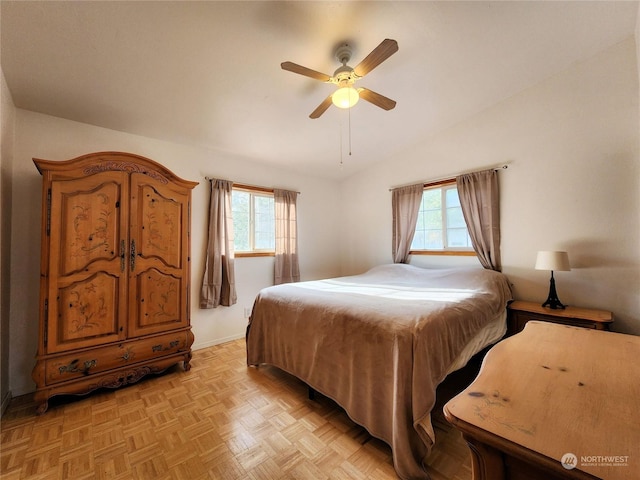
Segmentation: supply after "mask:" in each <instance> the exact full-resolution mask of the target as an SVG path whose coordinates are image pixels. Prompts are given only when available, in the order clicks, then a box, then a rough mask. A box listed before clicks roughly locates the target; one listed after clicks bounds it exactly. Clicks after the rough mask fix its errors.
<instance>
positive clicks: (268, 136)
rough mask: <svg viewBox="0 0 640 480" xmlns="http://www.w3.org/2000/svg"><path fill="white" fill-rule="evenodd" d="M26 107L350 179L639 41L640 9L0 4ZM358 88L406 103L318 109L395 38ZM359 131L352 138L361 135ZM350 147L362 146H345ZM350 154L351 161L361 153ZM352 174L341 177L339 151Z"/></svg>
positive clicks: (9, 63) (6, 67)
mask: <svg viewBox="0 0 640 480" xmlns="http://www.w3.org/2000/svg"><path fill="white" fill-rule="evenodd" d="M0 8H1V11H0V20H1V31H0V33H1V42H2V43H1V47H2V49H1V57H0V59H1V62H2V69H3V72H4V75H5V78H6V80H7V84H8V86H9V89H10V91H11V93H12V96H13V100H14V103H15V104H16V106H17V107H19V108H22V109H27V110H33V111H35V112H41V113H45V114H49V115H54V116H57V117H61V118H65V119H70V120H74V121H78V122H83V123H87V124H91V125H97V126H101V127H106V128H110V129H114V130H120V131H125V132H129V133H134V134H139V135H144V136H148V137H152V138H159V139H163V140H168V141H172V142H178V143H184V144H188V145H194V146H198V147H204V148H207V149H210V150H211V151H212V158H215V154H221V155H225V157H231V158H242V159H250V160H253V161H259V162H266V163H268V164H271V165H274V166H278V167H282V168H291V169H295V170H298V171H301V172H306V173H309V174H313V175H321V176H326V177H330V178H342V177H345V176H347V175H350V174H352V173H354V172H356V171H358V170H360V169H362V168H365V167H366V166H367V165H369V164H372V163H375V162H379V161H383V160H387V159H389V158H393V157H394V156H397V155H401V154H402V153H403V152H405V151H407V150H408V149H410V148H411V147H412V146H414V145H416V144H418V143H420V142H422V141H424V140H425V138H427V137H428V136H429V135H432V134H433V133H435V132H438V131H441V130H443V129H446V128H447V127H450V126H452V125H454V124H456V123H458V122H460V121H462V120H464V119H466V118H468V117H470V116H472V115H474V114H476V113H478V112H480V111H482V110H483V109H486V108H488V107H490V106H492V105H494V104H496V103H498V102H500V101H502V100H504V99H506V98H508V97H510V96H512V95H514V94H516V93H518V92H520V91H522V90H524V89H526V88H528V87H530V86H532V85H534V84H536V83H538V82H540V81H542V80H544V79H546V78H549V77H550V76H553V75H554V74H556V73H558V72H560V71H562V70H563V69H566V68H568V67H569V66H570V65H571V64H573V63H575V62H579V61H581V60H584V59H587V58H589V57H591V56H593V55H594V54H596V53H597V52H599V51H601V50H603V49H605V48H607V47H609V46H611V45H613V44H615V43H617V42H620V41H621V40H623V39H625V38H627V37H629V36H631V35H633V34H634V29H635V23H636V18H637V14H638V13H637V12H638V3H637V2H617V1H604V2H574V1H571V2H519V1H517V2H482V1H473V2H455V1H453V2H427V1H424V2H297V1H294V2H270V1H258V2H220V1H215V2H214V1H204V2H186V1H177V2H168V1H162V2H151V1H148V2H129V1H123V2H100V1H95V2H88V1H87V2H75V1H74V2H72V1H68V2H49V1H45V2H37V1H30V2H24V1H18V2H12V1H6V0H3V1H2V2H0ZM385 38H391V39H395V40H396V41H397V42H398V45H399V51H398V52H397V53H395V54H394V55H392V56H391V57H390V58H389V59H388V60H386V61H385V62H383V63H382V64H381V65H379V66H378V67H377V68H375V69H374V70H373V71H372V72H370V73H369V74H368V75H366V76H365V77H364V78H362V79H361V80H359V81H358V86H364V87H367V88H369V89H371V90H374V91H375V92H378V93H380V94H382V95H385V96H387V97H389V98H391V99H393V100H395V101H396V102H397V106H396V107H395V109H393V110H390V111H385V110H382V109H380V108H378V107H376V106H374V105H372V104H370V103H367V102H364V101H360V102H359V103H358V104H357V105H356V106H355V107H354V108H353V109H351V110H350V111H349V110H340V109H338V108H336V107H333V106H332V107H330V108H329V110H327V112H326V113H325V114H324V115H322V116H321V117H320V118H318V119H315V120H312V119H310V118H309V114H310V113H311V112H312V111H313V110H314V109H315V108H316V107H317V106H318V105H319V104H320V103H321V102H322V101H323V100H324V99H325V98H326V97H327V96H328V95H330V94H331V92H332V91H333V90H334V89H335V86H333V85H331V84H325V83H322V82H320V81H317V80H314V79H311V78H308V77H305V76H301V75H296V74H294V73H291V72H287V71H284V70H282V69H281V68H280V64H281V63H282V62H283V61H291V62H294V63H297V64H300V65H303V66H305V67H308V68H311V69H313V70H316V71H319V72H323V73H326V74H329V75H332V74H333V72H334V70H335V69H336V68H337V67H339V66H340V64H339V62H338V60H336V58H335V56H334V54H335V50H336V47H337V46H339V45H340V44H342V43H345V42H346V43H348V44H350V45H351V46H352V48H353V57H352V60H351V61H350V62H349V63H350V65H351V66H355V65H356V64H358V63H359V62H360V60H362V59H363V58H364V57H365V56H366V55H367V54H368V53H369V52H370V51H371V50H373V49H374V48H375V47H376V46H377V45H378V44H379V43H380V42H381V41H382V40H383V39H385ZM349 132H350V135H349ZM349 139H350V143H351V146H350V147H349ZM349 149H351V152H352V154H351V155H350V156H349V155H348V153H349ZM341 157H342V158H343V161H344V166H343V168H339V162H340V158H341Z"/></svg>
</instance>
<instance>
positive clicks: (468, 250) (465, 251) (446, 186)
mask: <svg viewBox="0 0 640 480" xmlns="http://www.w3.org/2000/svg"><path fill="white" fill-rule="evenodd" d="M436 189H439V190H440V191H441V196H442V197H441V199H442V201H441V206H440V216H441V220H442V244H443V246H444V247H443V248H441V249H411V251H410V252H409V253H410V254H412V255H460V256H475V255H476V252H475V251H474V250H473V247H472V246H471V241H470V239H469V244H470V245H469V247H449V246H447V243H448V238H447V202H446V198H447V197H446V191H447V190H451V189H455V190H456V191H457V190H458V187H457V185H456V182H455V180H443V181H441V182H435V183H430V184H426V185H425V186H424V189H423V194H424V192H425V191H427V190H436ZM421 202H422V200H421ZM416 228H418V226H417V224H416ZM467 235H469V231H468V229H467Z"/></svg>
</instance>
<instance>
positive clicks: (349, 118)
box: [348, 108, 351, 156]
mask: <svg viewBox="0 0 640 480" xmlns="http://www.w3.org/2000/svg"><path fill="white" fill-rule="evenodd" d="M348 110H349V156H351V108H349V109H348Z"/></svg>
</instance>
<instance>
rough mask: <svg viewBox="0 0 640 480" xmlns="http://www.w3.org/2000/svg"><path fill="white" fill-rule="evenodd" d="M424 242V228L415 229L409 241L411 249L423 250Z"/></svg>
mask: <svg viewBox="0 0 640 480" xmlns="http://www.w3.org/2000/svg"><path fill="white" fill-rule="evenodd" d="M425 244H426V232H425V231H424V230H416V233H415V235H414V236H413V241H412V242H411V248H410V249H411V250H424V249H425V248H426V247H425Z"/></svg>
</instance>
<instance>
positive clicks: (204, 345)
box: [191, 333, 245, 350]
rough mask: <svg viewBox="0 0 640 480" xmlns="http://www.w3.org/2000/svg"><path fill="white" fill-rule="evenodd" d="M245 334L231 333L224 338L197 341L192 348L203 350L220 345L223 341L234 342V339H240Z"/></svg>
mask: <svg viewBox="0 0 640 480" xmlns="http://www.w3.org/2000/svg"><path fill="white" fill-rule="evenodd" d="M244 336H245V334H244V333H241V334H238V335H230V336H228V337H224V338H217V339H215V340H212V341H210V342H203V343H199V342H196V343H194V344H193V346H192V347H191V349H192V350H201V349H203V348H208V347H213V346H214V345H220V344H222V343H227V342H232V341H234V340H238V339H239V338H244Z"/></svg>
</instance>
